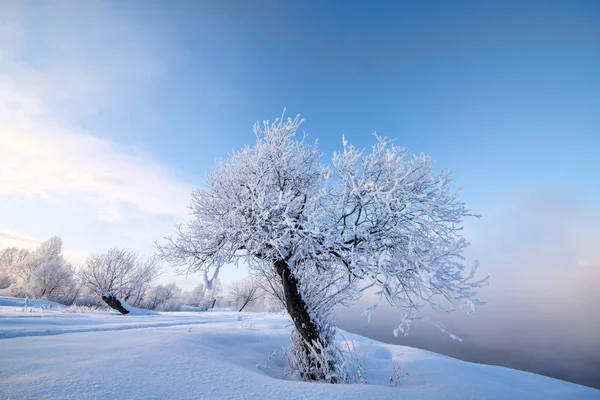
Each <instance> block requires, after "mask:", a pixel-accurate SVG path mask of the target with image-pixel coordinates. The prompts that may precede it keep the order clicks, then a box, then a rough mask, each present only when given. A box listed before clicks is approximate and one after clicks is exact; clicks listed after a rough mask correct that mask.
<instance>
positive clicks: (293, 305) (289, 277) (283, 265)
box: [275, 260, 325, 351]
mask: <svg viewBox="0 0 600 400" xmlns="http://www.w3.org/2000/svg"><path fill="white" fill-rule="evenodd" d="M275 268H276V269H277V273H278V274H279V276H280V277H281V282H282V283H283V293H284V296H285V307H286V308H287V311H288V313H289V314H290V316H291V317H292V321H294V325H295V326H296V330H297V331H298V333H300V336H302V339H304V342H305V343H306V344H308V345H310V344H313V343H318V344H320V345H321V346H323V347H324V345H325V343H323V341H322V338H321V336H320V335H319V328H318V325H317V322H316V321H314V320H313V318H312V317H311V315H310V313H309V311H308V304H306V302H305V301H304V299H303V298H302V294H301V293H300V286H299V283H298V280H297V279H296V277H295V276H294V274H292V271H291V270H290V267H289V265H288V264H287V262H285V261H283V260H279V261H276V262H275ZM307 351H308V349H307Z"/></svg>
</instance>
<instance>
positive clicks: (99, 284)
mask: <svg viewBox="0 0 600 400" xmlns="http://www.w3.org/2000/svg"><path fill="white" fill-rule="evenodd" d="M161 273H162V267H161V264H160V263H159V262H158V260H157V259H156V258H155V257H144V256H140V255H139V254H138V253H136V252H134V251H130V250H121V249H115V248H113V249H110V250H108V251H107V252H106V253H102V254H95V255H92V256H90V257H88V259H87V260H86V262H85V265H84V266H83V267H82V268H81V269H80V270H79V276H80V278H81V281H82V282H83V284H84V285H85V286H87V287H88V288H89V289H90V290H92V291H93V292H95V293H96V294H97V295H100V296H102V300H104V302H105V303H106V304H108V305H109V306H110V307H112V308H114V309H115V310H117V311H119V312H120V313H122V314H127V313H128V311H127V309H126V308H125V307H124V304H123V302H122V301H123V300H124V301H126V302H129V303H130V304H131V305H133V306H139V305H140V302H141V301H142V299H143V297H144V294H145V293H146V291H147V290H148V289H149V288H150V286H151V285H152V283H153V282H154V280H155V279H156V278H158V276H159V275H160V274H161Z"/></svg>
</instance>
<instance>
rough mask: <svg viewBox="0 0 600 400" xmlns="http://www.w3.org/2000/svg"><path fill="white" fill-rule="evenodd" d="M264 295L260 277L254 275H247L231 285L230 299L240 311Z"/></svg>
mask: <svg viewBox="0 0 600 400" xmlns="http://www.w3.org/2000/svg"><path fill="white" fill-rule="evenodd" d="M263 295H264V293H263V291H262V290H261V287H260V284H259V281H258V279H257V278H255V277H253V276H247V277H245V278H244V279H240V280H238V281H235V282H233V283H232V284H231V285H229V299H230V300H231V302H232V303H233V306H234V307H236V308H238V311H240V312H241V311H243V310H244V308H246V307H247V306H250V305H252V304H253V303H254V302H255V301H256V300H258V299H260V298H261V297H262V296H263Z"/></svg>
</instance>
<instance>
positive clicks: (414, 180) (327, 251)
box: [159, 117, 483, 382]
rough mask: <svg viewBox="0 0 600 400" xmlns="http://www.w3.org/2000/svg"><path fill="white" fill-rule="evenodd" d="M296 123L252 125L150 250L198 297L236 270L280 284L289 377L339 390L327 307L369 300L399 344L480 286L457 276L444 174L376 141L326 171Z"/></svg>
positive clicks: (453, 201) (455, 208) (457, 239)
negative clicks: (381, 310)
mask: <svg viewBox="0 0 600 400" xmlns="http://www.w3.org/2000/svg"><path fill="white" fill-rule="evenodd" d="M301 123H302V120H301V119H300V118H299V117H296V118H295V119H290V118H288V119H284V118H282V119H277V120H275V121H274V122H272V123H270V122H268V121H267V122H265V123H264V124H263V125H259V124H256V125H255V127H254V133H255V135H256V144H255V145H254V146H247V147H245V148H243V149H242V150H241V151H236V152H233V153H231V154H230V156H229V158H228V159H227V160H226V161H223V162H221V163H220V164H219V165H218V166H217V167H216V168H215V169H214V170H213V171H212V173H211V174H210V175H209V176H208V181H207V184H206V186H205V188H203V189H196V190H194V191H193V193H192V202H191V207H190V208H191V220H190V221H189V222H188V224H187V226H186V227H185V228H184V227H182V226H179V227H178V228H177V232H176V235H175V237H169V238H167V239H166V240H167V242H166V243H165V244H164V245H160V246H159V252H160V256H161V257H162V258H163V259H165V260H168V261H170V262H172V263H174V264H175V265H177V266H179V267H180V268H181V270H182V272H183V271H185V272H201V273H202V274H203V275H204V277H205V283H206V284H207V287H209V286H210V283H211V281H212V279H214V278H215V277H216V276H218V274H219V271H220V268H221V267H222V266H223V265H226V264H231V263H236V262H240V261H242V262H245V264H246V265H247V266H248V268H249V269H250V270H251V271H260V270H269V271H271V273H272V274H273V275H276V276H277V277H278V278H277V279H279V280H280V284H281V287H282V290H283V294H284V298H285V305H286V309H287V311H288V313H289V314H290V316H291V318H292V320H293V323H294V327H295V330H296V334H295V335H293V342H292V343H293V350H292V354H293V355H294V365H295V366H296V367H297V368H298V369H300V375H301V376H302V377H303V378H304V379H310V380H312V379H322V380H326V381H330V382H336V381H340V380H343V375H344V372H343V371H340V366H339V358H336V351H335V349H334V346H333V344H332V343H333V342H332V341H333V336H334V330H333V328H332V327H331V325H330V324H329V321H328V319H329V317H328V316H329V312H330V310H331V308H332V306H333V305H335V304H339V303H349V302H351V301H353V300H354V299H356V298H357V296H358V295H359V294H360V293H361V292H363V291H365V290H367V289H369V288H374V289H375V293H376V296H377V299H376V301H375V304H373V306H372V307H370V308H369V311H372V310H373V309H374V308H375V307H376V306H377V304H379V302H380V301H382V300H385V301H387V302H388V303H389V304H391V305H392V306H394V307H396V308H397V309H398V311H399V325H398V329H397V330H396V331H395V332H396V333H398V332H406V331H407V328H408V326H409V323H410V322H411V321H413V320H415V319H422V320H425V317H424V316H423V314H422V312H421V311H422V309H423V308H424V307H425V306H431V307H432V308H434V309H438V310H445V311H449V310H450V309H451V308H452V307H455V308H456V307H467V308H468V309H470V308H471V307H473V305H474V304H476V303H477V300H476V298H475V295H476V293H475V290H474V289H475V288H477V287H478V286H480V285H481V284H482V283H483V282H481V281H480V282H476V281H473V274H474V271H472V272H471V274H465V267H464V266H463V264H462V253H463V250H464V249H465V248H466V247H467V245H468V243H467V242H466V240H465V239H464V238H463V237H462V235H461V229H462V222H463V219H464V218H465V217H468V216H472V215H473V214H471V213H470V211H469V210H468V209H467V208H466V206H465V204H464V203H463V202H461V201H459V200H458V192H459V189H458V190H457V189H454V188H453V186H452V181H451V179H450V174H449V173H447V172H442V173H436V171H435V170H434V164H433V161H432V160H431V158H430V157H429V156H427V155H423V154H421V155H416V156H413V155H410V154H409V153H408V152H407V151H406V150H405V149H404V148H402V147H398V146H396V145H394V143H393V142H392V141H391V140H388V139H386V138H381V137H376V142H375V144H374V145H373V147H372V148H371V149H370V150H363V149H358V148H356V147H354V146H352V145H349V144H348V143H347V142H346V141H345V140H343V147H342V150H341V151H340V152H338V153H334V155H333V158H332V161H331V164H330V165H329V166H326V165H323V164H321V162H320V156H319V151H318V149H317V146H316V144H309V143H307V141H306V137H305V136H304V137H297V135H296V134H297V131H298V129H299V127H300V125H301Z"/></svg>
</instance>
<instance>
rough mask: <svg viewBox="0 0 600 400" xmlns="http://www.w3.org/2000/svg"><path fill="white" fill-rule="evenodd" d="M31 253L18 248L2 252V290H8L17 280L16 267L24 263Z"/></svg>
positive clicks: (0, 280) (0, 283) (0, 268)
mask: <svg viewBox="0 0 600 400" xmlns="http://www.w3.org/2000/svg"><path fill="white" fill-rule="evenodd" d="M30 253H31V252H30V251H29V250H27V249H20V248H18V247H7V248H5V249H2V250H0V289H6V288H7V287H9V286H10V285H11V284H12V283H15V282H16V280H17V273H16V272H17V271H16V268H15V267H16V266H17V265H19V264H20V263H21V262H23V261H24V260H25V259H26V258H27V256H28V255H29V254H30Z"/></svg>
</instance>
